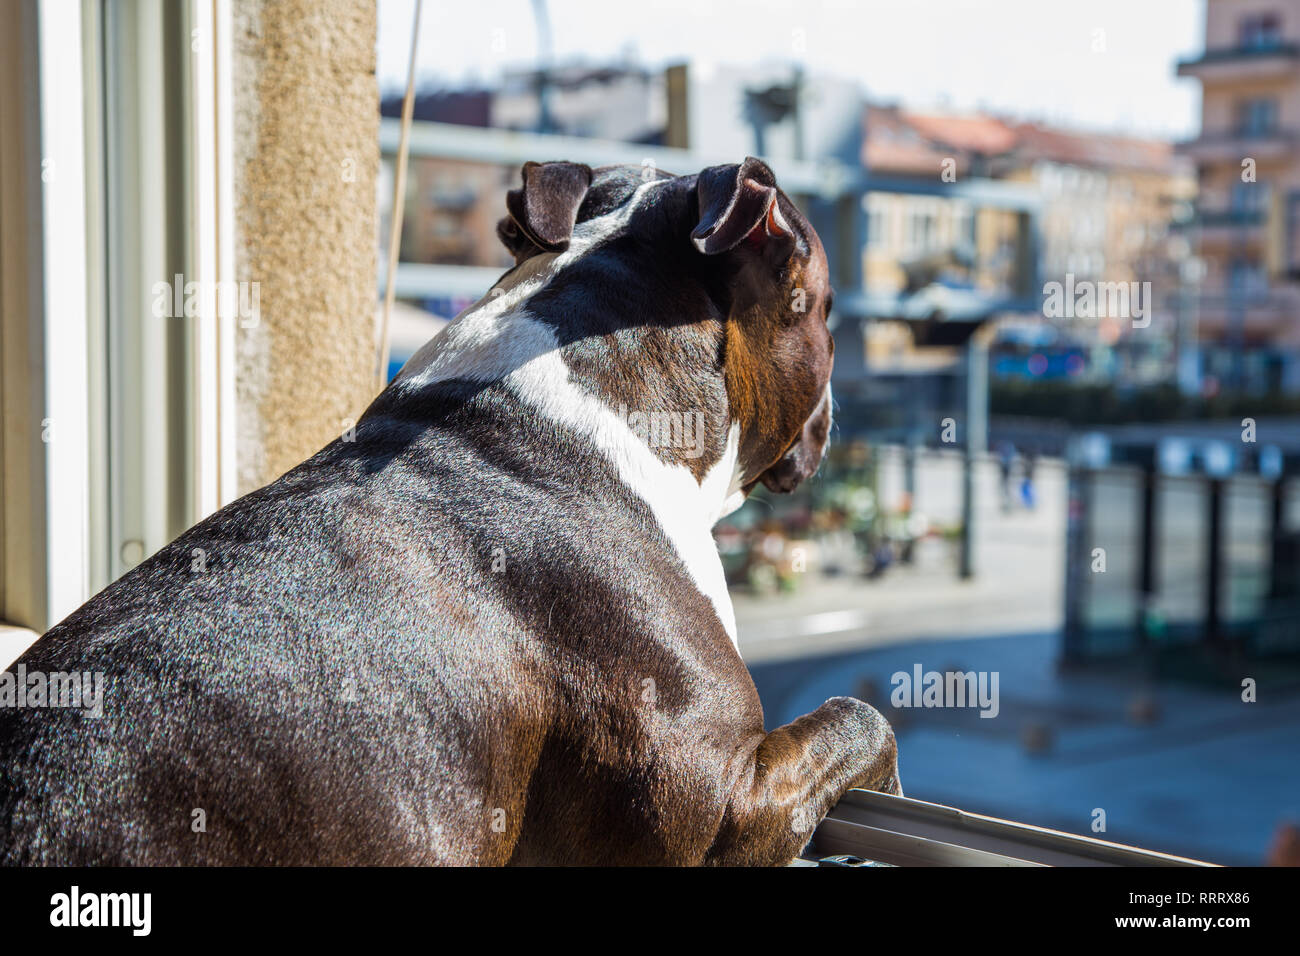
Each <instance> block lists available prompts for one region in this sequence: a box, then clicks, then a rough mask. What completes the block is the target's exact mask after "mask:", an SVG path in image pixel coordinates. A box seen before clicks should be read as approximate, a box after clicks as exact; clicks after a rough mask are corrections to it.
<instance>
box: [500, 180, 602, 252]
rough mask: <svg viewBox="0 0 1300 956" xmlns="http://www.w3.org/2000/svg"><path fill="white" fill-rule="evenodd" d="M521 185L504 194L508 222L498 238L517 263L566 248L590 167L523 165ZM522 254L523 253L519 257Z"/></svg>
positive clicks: (587, 183)
mask: <svg viewBox="0 0 1300 956" xmlns="http://www.w3.org/2000/svg"><path fill="white" fill-rule="evenodd" d="M523 179H524V184H523V186H521V187H520V188H519V189H512V190H510V192H508V193H507V194H506V209H507V210H508V211H509V212H510V216H509V218H508V219H503V220H501V222H500V223H499V224H498V225H497V235H498V236H500V238H501V241H502V242H503V243H505V246H506V248H507V249H509V250H510V253H511V255H513V256H514V257H515V259H516V261H521V258H523V259H526V258H528V256H529V255H536V252H535V251H532V250H533V249H536V250H537V251H541V252H562V251H564V250H565V249H567V248H568V247H569V239H570V238H572V236H573V224H574V223H575V222H576V221H577V218H578V207H579V206H581V205H582V200H583V197H584V196H586V195H587V190H588V189H589V188H591V167H590V166H584V165H582V164H581V163H524V168H523ZM521 253H525V255H523V256H522V257H521Z"/></svg>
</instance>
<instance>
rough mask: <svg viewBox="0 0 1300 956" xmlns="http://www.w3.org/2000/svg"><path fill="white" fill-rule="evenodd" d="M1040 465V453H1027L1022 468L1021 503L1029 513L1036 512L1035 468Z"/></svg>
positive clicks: (1031, 450)
mask: <svg viewBox="0 0 1300 956" xmlns="http://www.w3.org/2000/svg"><path fill="white" fill-rule="evenodd" d="M1037 464H1038V453H1037V452H1036V451H1034V450H1033V449H1030V450H1029V451H1028V452H1026V453H1025V460H1024V463H1023V464H1022V465H1021V466H1020V467H1021V470H1022V475H1021V478H1020V503H1021V504H1022V505H1024V506H1025V508H1026V509H1027V510H1029V511H1033V510H1034V468H1035V467H1036V466H1037Z"/></svg>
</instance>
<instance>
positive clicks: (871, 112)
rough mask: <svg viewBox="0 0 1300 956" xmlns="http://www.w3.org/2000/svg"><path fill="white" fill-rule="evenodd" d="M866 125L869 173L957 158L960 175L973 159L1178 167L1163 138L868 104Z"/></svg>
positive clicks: (925, 167)
mask: <svg viewBox="0 0 1300 956" xmlns="http://www.w3.org/2000/svg"><path fill="white" fill-rule="evenodd" d="M865 122H866V135H865V137H864V140H863V150H862V158H863V161H864V162H865V164H866V165H867V167H868V168H869V169H875V170H880V171H884V172H895V173H907V172H917V173H920V172H925V173H929V172H930V171H932V170H933V169H934V168H935V167H936V166H937V165H938V164H939V162H941V161H942V160H943V159H944V158H947V157H953V158H955V159H956V160H957V166H958V171H959V172H960V171H961V170H962V169H963V168H964V167H966V166H967V165H968V164H969V162H970V160H971V159H972V158H974V157H982V158H985V159H994V158H1006V159H1008V160H1012V161H1014V162H1017V163H1022V164H1023V163H1031V162H1035V161H1037V160H1048V161H1052V162H1058V163H1069V164H1071V165H1078V166H1094V167H1099V168H1117V167H1118V168H1125V169H1139V170H1149V171H1152V172H1174V171H1176V170H1177V169H1178V168H1179V164H1180V160H1179V159H1178V157H1177V156H1176V155H1175V153H1174V149H1173V145H1172V144H1171V143H1168V142H1165V141H1163V140H1154V139H1141V138H1138V137H1133V136H1116V135H1110V134H1099V133H1088V132H1080V131H1075V130H1065V129H1059V128H1054V127H1050V126H1044V125H1043V124H1041V123H1022V122H1011V121H1008V120H1003V119H999V118H998V117H995V116H985V115H981V114H965V115H962V114H939V113H917V112H911V111H906V110H902V109H899V108H897V107H892V106H869V107H867V110H866V114H865Z"/></svg>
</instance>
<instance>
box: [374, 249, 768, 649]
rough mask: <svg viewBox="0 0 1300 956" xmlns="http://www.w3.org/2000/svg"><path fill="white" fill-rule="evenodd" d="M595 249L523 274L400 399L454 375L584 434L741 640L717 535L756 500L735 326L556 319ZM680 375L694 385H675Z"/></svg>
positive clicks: (458, 331)
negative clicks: (726, 331)
mask: <svg viewBox="0 0 1300 956" xmlns="http://www.w3.org/2000/svg"><path fill="white" fill-rule="evenodd" d="M584 251H589V249H588V248H584V247H583V246H580V247H579V248H577V249H570V250H569V251H568V252H565V253H562V254H559V255H555V254H549V255H544V256H536V257H534V258H533V259H530V260H528V261H527V262H525V263H523V264H521V265H520V266H519V267H517V268H516V269H514V270H511V272H510V273H508V274H507V275H506V276H505V277H503V279H502V281H501V282H500V283H499V284H498V285H497V286H496V287H494V288H493V289H492V290H491V291H490V292H489V293H488V295H486V296H484V298H483V299H481V300H479V301H478V302H476V303H475V304H474V305H472V306H470V307H469V308H468V309H466V310H465V311H464V312H462V313H461V314H460V315H459V316H457V317H456V319H455V320H454V321H453V322H452V323H451V324H450V325H448V326H447V328H446V329H444V330H443V331H442V333H441V334H439V335H438V336H437V337H436V338H435V339H433V340H432V341H431V342H429V343H428V344H427V345H426V346H425V347H424V348H422V349H420V351H419V352H417V353H416V354H415V355H414V356H413V357H412V358H411V360H410V361H409V362H407V363H406V365H405V366H404V367H403V368H402V370H401V372H400V373H399V375H398V377H397V379H396V380H395V381H394V382H393V384H392V386H390V388H391V389H392V390H393V391H394V392H395V394H394V395H393V396H392V397H391V400H392V401H401V400H403V397H409V398H414V397H415V395H416V393H418V392H420V391H423V390H426V389H432V388H436V387H437V386H438V385H439V384H440V383H446V382H451V381H461V382H466V381H468V382H479V383H483V384H492V383H500V384H501V386H502V387H504V388H505V389H506V390H507V391H508V392H509V393H510V394H511V395H512V396H513V397H514V399H515V400H516V401H518V402H519V404H520V406H521V408H520V411H521V414H522V415H525V416H528V417H530V418H534V419H538V418H540V419H541V420H543V421H546V422H549V423H554V425H555V426H557V427H559V428H562V429H564V430H565V431H567V432H570V433H572V434H575V435H577V436H579V437H580V438H581V439H583V440H584V444H586V445H587V446H588V447H590V448H591V449H592V450H593V453H595V454H599V455H600V456H601V457H603V458H604V459H605V460H607V461H608V462H609V463H611V464H612V465H613V466H614V468H615V469H616V471H617V473H618V475H619V477H620V478H621V480H622V482H623V483H624V485H625V486H626V487H627V488H628V489H629V490H630V491H631V492H632V493H634V494H635V495H637V496H638V497H639V498H641V499H642V500H643V501H644V502H645V503H646V505H648V506H649V508H650V510H651V511H652V512H653V513H654V515H655V517H656V519H657V521H658V523H659V525H660V527H661V528H662V530H663V532H664V534H665V536H666V537H667V539H668V540H669V542H670V543H671V545H672V547H673V548H674V550H675V551H676V552H677V554H678V555H679V557H680V558H681V560H682V561H683V563H684V564H685V565H686V567H687V569H688V571H689V572H690V574H691V576H692V577H693V578H694V580H695V582H696V585H697V586H698V587H699V589H700V591H701V592H702V593H703V594H704V595H705V596H707V597H708V598H709V599H710V600H711V601H712V602H713V604H714V607H715V608H716V610H717V613H718V617H719V619H720V620H721V621H722V624H723V626H724V627H725V628H726V630H727V633H728V634H729V635H730V636H731V638H732V641H733V642H734V641H735V635H736V631H735V618H734V612H733V611H732V607H731V600H730V596H729V595H728V593H727V589H726V582H725V580H724V577H723V571H722V565H721V562H720V560H719V558H718V554H717V548H716V546H715V544H714V541H713V537H712V534H711V529H712V527H713V525H714V524H715V523H716V522H717V520H718V519H719V518H721V517H722V516H723V515H725V514H728V513H730V512H731V511H734V510H735V509H736V508H737V507H739V505H740V504H741V503H743V500H744V496H743V493H742V492H741V490H740V489H741V486H742V484H743V482H744V480H745V476H744V475H743V474H742V473H741V469H740V465H739V460H738V458H739V447H740V427H739V425H738V424H737V423H733V422H732V421H731V419H730V408H729V403H728V402H727V398H726V388H725V383H724V381H723V375H722V370H721V368H720V363H719V362H718V357H717V351H716V350H717V349H720V348H721V344H722V343H721V330H720V328H710V326H715V327H716V326H717V325H718V323H716V322H712V323H711V322H709V321H707V319H705V318H702V320H701V322H700V323H698V325H692V326H691V327H689V328H681V327H677V328H675V329H664V328H661V327H658V326H655V325H638V324H636V323H634V322H624V321H616V322H610V321H608V320H599V321H597V320H593V321H591V322H589V323H587V324H586V326H587V327H584V324H583V321H582V318H581V316H575V315H574V314H572V313H571V312H565V313H564V314H561V315H558V316H557V315H555V312H556V311H563V310H562V303H557V302H550V303H548V302H547V301H546V299H547V296H546V294H545V293H546V292H547V290H548V289H552V288H554V286H553V283H555V280H556V278H557V277H558V276H559V275H560V274H561V273H563V272H564V270H565V269H566V268H573V267H574V266H575V265H576V264H577V263H578V262H580V261H581V258H582V253H583V252H584ZM710 337H712V338H713V339H714V340H716V341H714V342H713V343H710V341H709V339H710ZM710 349H712V350H713V352H712V354H710ZM675 353H680V354H675ZM691 365H694V366H696V367H694V368H692V367H691ZM669 371H676V372H677V373H678V377H679V378H681V379H682V380H683V381H684V382H685V384H681V383H678V382H677V379H673V382H674V384H671V385H670V384H667V380H668V378H669V376H668V375H667V373H668V372H669ZM683 405H685V407H683Z"/></svg>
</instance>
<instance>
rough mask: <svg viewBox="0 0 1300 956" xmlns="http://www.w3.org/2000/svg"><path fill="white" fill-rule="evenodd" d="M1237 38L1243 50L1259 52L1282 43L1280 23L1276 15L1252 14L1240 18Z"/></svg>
mask: <svg viewBox="0 0 1300 956" xmlns="http://www.w3.org/2000/svg"><path fill="white" fill-rule="evenodd" d="M1237 38H1238V41H1239V42H1240V44H1241V46H1242V47H1243V48H1245V49H1250V50H1260V49H1269V48H1271V47H1275V46H1278V45H1279V44H1280V43H1281V42H1282V21H1281V19H1280V18H1279V17H1278V15H1277V14H1276V13H1253V14H1250V15H1248V16H1244V17H1242V18H1241V22H1240V23H1239V25H1238V28H1237Z"/></svg>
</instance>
